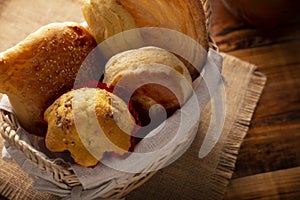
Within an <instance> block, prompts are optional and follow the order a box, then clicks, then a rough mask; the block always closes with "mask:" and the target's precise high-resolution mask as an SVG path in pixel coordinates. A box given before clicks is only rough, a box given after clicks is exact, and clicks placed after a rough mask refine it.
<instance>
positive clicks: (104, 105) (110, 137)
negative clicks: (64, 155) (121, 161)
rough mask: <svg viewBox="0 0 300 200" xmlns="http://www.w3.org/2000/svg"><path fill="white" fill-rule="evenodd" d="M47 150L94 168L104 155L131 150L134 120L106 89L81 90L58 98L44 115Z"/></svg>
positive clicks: (121, 102)
mask: <svg viewBox="0 0 300 200" xmlns="http://www.w3.org/2000/svg"><path fill="white" fill-rule="evenodd" d="M45 120H46V121H47V122H48V131H47V135H46V147H47V148H48V149H49V150H50V151H52V152H63V151H65V150H67V151H69V152H70V153H71V156H72V157H73V159H74V161H75V162H76V163H78V164H80V165H82V166H86V167H89V166H94V165H96V164H97V163H98V162H99V160H100V159H102V157H103V154H104V153H105V152H115V153H117V154H120V155H122V154H124V153H125V152H128V151H129V149H130V147H131V135H130V134H131V132H132V131H133V129H134V127H135V120H134V118H133V117H132V116H131V114H130V112H129V111H128V109H127V105H126V104H125V103H124V102H123V101H122V100H121V99H120V98H118V97H117V96H115V95H114V94H112V93H109V92H107V91H106V90H103V89H98V88H97V89H96V88H81V89H77V90H73V91H70V92H68V93H66V94H64V95H62V96H61V97H60V98H58V99H57V100H56V101H55V102H54V103H53V104H52V105H51V106H50V107H49V108H48V109H47V110H46V112H45Z"/></svg>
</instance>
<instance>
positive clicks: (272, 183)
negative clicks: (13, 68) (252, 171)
mask: <svg viewBox="0 0 300 200" xmlns="http://www.w3.org/2000/svg"><path fill="white" fill-rule="evenodd" d="M299 171H300V167H296V168H291V169H287V170H280V171H275V172H268V173H263V174H258V175H255V176H248V177H243V178H239V179H235V180H233V181H232V182H231V184H230V186H229V188H228V189H229V192H228V193H227V194H226V197H225V199H240V200H242V199H299V196H300V181H299V179H300V173H299ZM245 188H247V189H245ZM236 191H239V192H236Z"/></svg>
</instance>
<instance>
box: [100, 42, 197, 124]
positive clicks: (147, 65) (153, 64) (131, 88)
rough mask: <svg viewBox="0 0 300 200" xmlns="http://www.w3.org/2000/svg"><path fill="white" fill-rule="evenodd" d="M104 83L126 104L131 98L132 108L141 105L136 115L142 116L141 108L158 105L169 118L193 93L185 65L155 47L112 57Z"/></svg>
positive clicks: (106, 67) (106, 68)
mask: <svg viewBox="0 0 300 200" xmlns="http://www.w3.org/2000/svg"><path fill="white" fill-rule="evenodd" d="M103 82H104V83H106V84H107V85H108V86H109V87H112V88H115V90H116V91H115V92H116V94H119V95H120V96H121V98H122V99H124V100H125V102H128V101H129V99H130V98H131V100H132V101H133V104H134V105H138V104H140V106H138V108H137V111H138V112H139V113H140V115H141V116H142V115H143V114H142V113H143V112H142V110H144V109H143V108H145V109H149V108H150V107H151V106H152V105H155V104H161V105H162V106H163V107H164V108H165V110H166V113H167V115H168V116H170V115H171V114H172V113H173V112H174V111H175V110H176V109H178V108H180V107H181V106H182V105H183V104H184V103H185V102H186V100H187V99H188V98H189V96H190V94H191V91H192V90H191V85H192V79H191V76H190V74H189V72H188V70H187V68H186V67H185V65H184V64H183V63H182V62H181V61H180V60H179V59H178V58H177V57H176V56H175V55H174V54H172V53H170V52H168V51H166V50H164V49H161V48H157V47H143V48H140V49H135V50H129V51H125V52H122V53H120V54H117V55H115V56H113V57H112V58H111V59H110V60H109V61H108V62H107V64H106V66H105V73H104V79H103ZM118 90H121V91H118ZM140 111H141V112H140ZM146 112H147V111H146ZM158 113H161V112H158ZM145 123H147V122H144V121H142V124H145Z"/></svg>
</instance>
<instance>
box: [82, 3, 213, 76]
mask: <svg viewBox="0 0 300 200" xmlns="http://www.w3.org/2000/svg"><path fill="white" fill-rule="evenodd" d="M82 12H83V16H84V18H85V20H86V21H87V24H88V26H89V28H90V30H91V32H92V34H93V35H94V37H95V38H97V42H98V43H101V42H102V41H103V40H105V39H107V38H108V37H110V36H113V35H115V34H117V33H120V32H122V31H124V30H129V29H133V28H140V27H161V28H167V29H171V30H176V31H179V32H181V33H183V34H185V35H187V36H189V37H191V38H192V39H194V40H195V41H196V42H197V43H199V44H200V45H201V46H202V47H203V52H200V53H199V55H193V56H198V57H200V58H201V59H200V60H202V63H199V65H200V67H201V66H202V65H203V64H204V62H205V60H206V52H205V51H207V50H208V47H209V45H208V34H207V29H206V25H205V21H206V18H205V14H204V10H203V6H202V4H201V1H200V0H86V1H85V3H84V6H83V8H82ZM136 40H137V42H139V41H138V38H136ZM121 42H122V43H126V41H121ZM124 45H126V44H124ZM128 45H129V47H131V46H130V45H131V44H128ZM121 46H122V47H123V45H121ZM135 48H137V47H135ZM192 53H193V52H191V54H192ZM201 54H202V55H201ZM180 56H181V55H179V58H180V59H182V61H183V62H185V64H186V66H187V68H188V70H189V72H190V74H191V77H192V79H193V80H194V79H195V78H196V77H198V75H199V72H198V70H197V69H196V68H195V67H194V66H193V65H192V64H190V63H189V62H188V61H186V60H185V59H183V58H181V57H180Z"/></svg>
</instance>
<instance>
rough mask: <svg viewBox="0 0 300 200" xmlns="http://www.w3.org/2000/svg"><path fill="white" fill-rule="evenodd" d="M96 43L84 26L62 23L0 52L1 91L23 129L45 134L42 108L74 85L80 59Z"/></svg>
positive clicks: (50, 26)
mask: <svg viewBox="0 0 300 200" xmlns="http://www.w3.org/2000/svg"><path fill="white" fill-rule="evenodd" d="M96 46H97V43H96V41H95V40H94V38H93V36H92V35H91V34H90V33H89V32H88V31H87V30H86V29H85V28H84V27H82V26H81V25H80V24H78V23H75V22H64V23H52V24H49V25H46V26H43V27H41V28H40V29H38V30H37V31H36V32H34V33H32V34H30V35H29V36H28V37H26V38H25V39H24V40H23V41H21V42H20V43H18V44H17V45H15V46H14V47H12V48H10V49H8V50H6V51H5V52H2V53H1V54H0V92H1V93H5V94H7V95H8V97H9V100H10V102H11V104H12V106H13V108H14V110H15V113H16V115H17V118H18V120H19V122H20V124H21V126H22V127H23V128H25V130H27V131H28V132H30V133H34V134H37V135H45V133H46V124H45V123H44V121H43V113H44V111H45V110H46V108H47V107H48V106H50V105H51V104H52V103H53V101H54V100H55V99H56V98H58V97H59V96H60V95H62V94H63V93H65V92H67V91H69V90H70V89H72V88H73V84H74V80H75V78H76V75H77V72H78V70H79V68H80V66H81V64H82V62H83V61H84V59H85V58H86V56H87V55H88V54H89V53H90V51H91V50H92V49H94V48H95V47H96Z"/></svg>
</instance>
